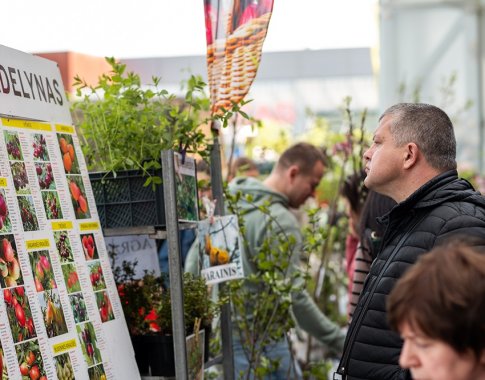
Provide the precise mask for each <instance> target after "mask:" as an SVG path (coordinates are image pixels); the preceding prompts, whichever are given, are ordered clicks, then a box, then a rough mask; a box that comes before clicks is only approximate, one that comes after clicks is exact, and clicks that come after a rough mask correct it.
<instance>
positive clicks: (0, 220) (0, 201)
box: [0, 189, 12, 233]
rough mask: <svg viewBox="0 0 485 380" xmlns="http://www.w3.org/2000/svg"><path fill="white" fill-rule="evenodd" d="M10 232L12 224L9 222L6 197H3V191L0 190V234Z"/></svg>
mask: <svg viewBox="0 0 485 380" xmlns="http://www.w3.org/2000/svg"><path fill="white" fill-rule="evenodd" d="M11 231H12V223H11V222H10V217H9V215H8V208H7V197H6V195H5V190H4V189H0V233H1V232H11Z"/></svg>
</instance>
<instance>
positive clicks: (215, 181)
mask: <svg viewBox="0 0 485 380" xmlns="http://www.w3.org/2000/svg"><path fill="white" fill-rule="evenodd" d="M213 132H214V133H213V135H214V143H213V145H212V149H211V188H212V197H213V198H214V199H216V209H215V214H216V215H224V191H223V186H222V164H221V147H220V145H219V137H218V131H217V129H214V128H213ZM224 286H225V284H220V288H221V290H222V291H223V290H224ZM221 339H222V368H223V370H224V379H225V380H233V379H234V358H233V352H232V324H231V305H230V304H229V303H226V304H224V305H222V306H221Z"/></svg>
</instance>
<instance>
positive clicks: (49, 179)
mask: <svg viewBox="0 0 485 380" xmlns="http://www.w3.org/2000/svg"><path fill="white" fill-rule="evenodd" d="M35 173H36V174H37V180H38V182H39V187H40V189H41V190H55V189H56V183H55V182H54V174H53V173H52V165H51V164H50V163H49V162H38V163H36V164H35Z"/></svg>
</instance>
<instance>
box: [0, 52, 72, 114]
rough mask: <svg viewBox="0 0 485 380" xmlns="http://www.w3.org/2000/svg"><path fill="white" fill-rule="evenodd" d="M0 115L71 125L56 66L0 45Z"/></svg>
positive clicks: (43, 59) (51, 62) (42, 59)
mask: <svg viewBox="0 0 485 380" xmlns="http://www.w3.org/2000/svg"><path fill="white" fill-rule="evenodd" d="M0 114H2V115H3V116H4V117H8V116H20V115H21V117H22V118H23V119H31V120H39V121H47V122H54V123H59V124H71V123H72V119H71V114H70V111H69V105H68V101H67V98H66V94H65V92H64V86H63V84H62V79H61V73H60V71H59V68H58V67H57V63H56V62H53V61H49V60H47V59H45V58H41V57H36V56H33V55H31V54H27V53H23V52H21V51H18V50H14V49H10V48H8V47H6V46H3V45H0Z"/></svg>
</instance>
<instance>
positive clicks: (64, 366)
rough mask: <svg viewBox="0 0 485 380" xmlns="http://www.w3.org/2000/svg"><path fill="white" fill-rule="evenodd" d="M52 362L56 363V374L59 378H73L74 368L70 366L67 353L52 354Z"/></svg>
mask: <svg viewBox="0 0 485 380" xmlns="http://www.w3.org/2000/svg"><path fill="white" fill-rule="evenodd" d="M54 363H55V365H56V374H57V378H58V379H59V380H71V379H74V369H73V368H72V362H71V357H70V356H69V353H65V354H61V355H57V356H54Z"/></svg>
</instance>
